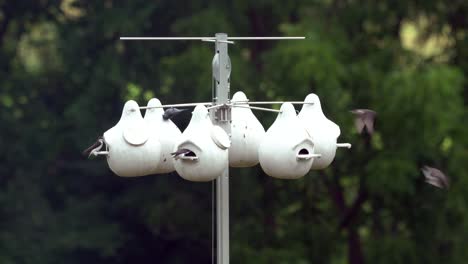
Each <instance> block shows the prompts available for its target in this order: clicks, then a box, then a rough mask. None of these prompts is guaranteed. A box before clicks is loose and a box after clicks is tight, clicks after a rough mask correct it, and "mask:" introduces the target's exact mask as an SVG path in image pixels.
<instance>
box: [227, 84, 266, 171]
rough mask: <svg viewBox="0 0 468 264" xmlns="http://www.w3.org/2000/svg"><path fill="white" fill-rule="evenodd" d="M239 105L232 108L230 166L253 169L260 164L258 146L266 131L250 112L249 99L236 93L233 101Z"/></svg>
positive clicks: (241, 93)
mask: <svg viewBox="0 0 468 264" xmlns="http://www.w3.org/2000/svg"><path fill="white" fill-rule="evenodd" d="M231 101H232V102H233V103H236V102H245V103H238V104H235V106H234V107H233V108H232V110H231V111H232V112H231V116H232V122H231V142H232V145H231V147H230V148H229V165H230V166H231V167H252V166H255V165H257V164H258V146H259V145H260V141H261V140H262V138H263V137H264V135H265V129H264V128H263V126H262V124H261V123H260V121H258V119H257V117H255V115H254V114H253V113H252V110H250V108H248V107H249V104H248V103H247V101H248V100H247V97H246V96H245V94H244V93H243V92H240V91H239V92H236V93H235V94H234V96H233V97H232V100H231Z"/></svg>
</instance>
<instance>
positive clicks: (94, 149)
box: [82, 136, 104, 158]
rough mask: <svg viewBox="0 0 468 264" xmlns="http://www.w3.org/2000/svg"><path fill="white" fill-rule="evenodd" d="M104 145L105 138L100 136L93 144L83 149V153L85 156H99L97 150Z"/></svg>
mask: <svg viewBox="0 0 468 264" xmlns="http://www.w3.org/2000/svg"><path fill="white" fill-rule="evenodd" d="M103 145H104V138H103V137H102V136H100V137H98V138H97V140H96V142H94V143H93V144H92V145H91V146H89V147H88V148H86V149H85V150H83V152H82V154H83V155H84V156H88V158H89V157H91V155H93V156H97V152H98V151H99V150H101V148H102V146H103Z"/></svg>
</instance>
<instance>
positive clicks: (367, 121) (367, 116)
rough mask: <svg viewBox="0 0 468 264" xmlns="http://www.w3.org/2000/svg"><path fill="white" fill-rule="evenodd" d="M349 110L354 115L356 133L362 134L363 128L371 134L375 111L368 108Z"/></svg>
mask: <svg viewBox="0 0 468 264" xmlns="http://www.w3.org/2000/svg"><path fill="white" fill-rule="evenodd" d="M350 112H351V113H353V114H354V115H355V116H356V117H355V120H354V124H355V125H356V129H357V131H358V133H360V134H362V133H363V131H364V129H365V130H366V131H367V133H368V134H369V135H371V136H372V134H373V133H374V122H375V117H376V115H377V113H376V112H375V111H373V110H370V109H354V110H351V111H350Z"/></svg>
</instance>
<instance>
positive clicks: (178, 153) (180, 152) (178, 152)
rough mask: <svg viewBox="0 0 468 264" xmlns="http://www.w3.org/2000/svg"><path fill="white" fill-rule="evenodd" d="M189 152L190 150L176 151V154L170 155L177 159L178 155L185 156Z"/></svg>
mask: <svg viewBox="0 0 468 264" xmlns="http://www.w3.org/2000/svg"><path fill="white" fill-rule="evenodd" d="M190 152H192V151H191V150H190V149H184V148H183V149H178V150H177V151H176V152H172V153H171V155H172V157H173V158H174V159H179V158H180V157H179V156H180V155H185V154H189V153H190Z"/></svg>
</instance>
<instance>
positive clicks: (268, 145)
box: [258, 103, 315, 179]
mask: <svg viewBox="0 0 468 264" xmlns="http://www.w3.org/2000/svg"><path fill="white" fill-rule="evenodd" d="M280 111H281V112H280V113H279V114H278V117H277V118H276V120H275V122H274V123H273V124H272V125H271V127H270V128H269V129H268V130H267V132H266V134H265V137H264V138H263V140H262V141H261V143H260V146H259V149H258V156H259V160H260V165H261V167H262V169H263V170H264V171H265V173H266V174H268V175H270V176H272V177H275V178H281V179H297V178H300V177H302V176H304V175H306V174H307V173H308V172H309V170H310V168H311V166H312V164H313V162H315V161H314V160H315V159H314V158H315V155H314V143H313V142H312V139H311V138H310V136H309V134H308V133H307V131H306V130H305V128H304V126H303V125H302V124H301V122H300V121H299V118H298V117H297V115H296V110H295V109H294V106H293V105H292V104H291V103H284V104H283V105H282V106H281V109H280Z"/></svg>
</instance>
